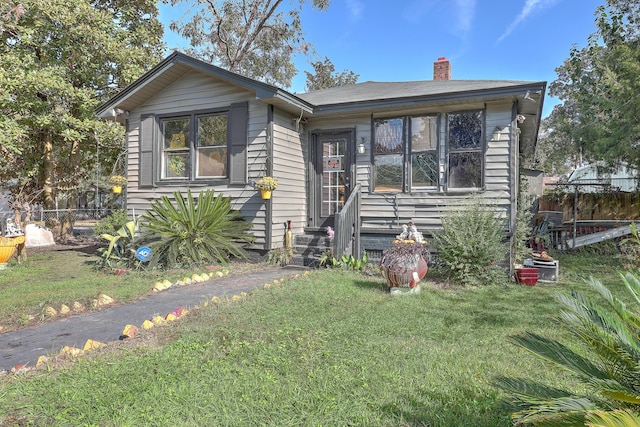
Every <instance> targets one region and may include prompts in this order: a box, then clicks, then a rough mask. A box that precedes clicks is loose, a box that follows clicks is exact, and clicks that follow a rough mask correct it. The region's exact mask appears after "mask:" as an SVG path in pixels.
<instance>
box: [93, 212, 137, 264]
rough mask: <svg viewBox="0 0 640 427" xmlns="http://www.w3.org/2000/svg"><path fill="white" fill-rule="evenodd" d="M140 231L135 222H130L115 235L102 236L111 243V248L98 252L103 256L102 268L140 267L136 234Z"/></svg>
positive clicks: (101, 249) (104, 234) (105, 234)
mask: <svg viewBox="0 0 640 427" xmlns="http://www.w3.org/2000/svg"><path fill="white" fill-rule="evenodd" d="M137 230H138V227H137V224H136V222H135V221H129V222H127V223H126V224H125V225H123V226H122V227H120V229H118V231H116V232H115V233H114V234H109V233H103V234H101V235H100V237H102V238H103V239H105V240H107V241H108V242H109V246H108V247H107V248H106V249H105V248H100V249H99V250H98V251H99V253H100V256H101V262H100V264H101V266H102V267H113V266H115V265H119V266H123V267H133V266H136V265H138V263H139V262H138V260H137V258H136V247H135V246H134V241H135V240H136V232H137Z"/></svg>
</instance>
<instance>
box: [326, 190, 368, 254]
mask: <svg viewBox="0 0 640 427" xmlns="http://www.w3.org/2000/svg"><path fill="white" fill-rule="evenodd" d="M360 199H361V191H360V184H356V185H355V187H354V188H353V190H352V191H351V194H349V198H348V199H347V201H346V202H345V204H344V206H343V207H342V209H341V210H340V212H338V213H336V215H335V217H334V235H333V256H334V257H335V258H336V259H340V257H342V255H344V254H346V255H353V256H354V257H355V258H360Z"/></svg>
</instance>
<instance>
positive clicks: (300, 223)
mask: <svg viewBox="0 0 640 427" xmlns="http://www.w3.org/2000/svg"><path fill="white" fill-rule="evenodd" d="M434 70H435V71H436V72H437V73H438V75H439V80H429V81H414V82H399V83H380V82H365V83H359V84H354V85H347V86H343V87H336V88H330V89H323V90H319V91H315V92H311V93H306V94H292V93H289V92H287V91H285V90H282V89H280V88H277V87H274V86H271V85H268V84H265V83H261V82H258V81H256V80H252V79H249V78H246V77H243V76H240V75H237V74H234V73H231V72H229V71H226V70H223V69H221V68H218V67H216V66H213V65H210V64H207V63H204V62H201V61H199V60H196V59H194V58H191V57H188V56H186V55H184V54H181V53H177V52H176V53H173V54H171V55H169V56H168V57H167V58H166V59H164V60H163V61H162V62H161V63H160V64H158V65H157V66H156V67H154V68H153V69H152V70H150V71H149V72H148V73H146V74H145V75H144V76H142V77H141V78H140V79H138V80H137V81H135V82H134V83H133V84H131V85H130V86H128V87H127V88H125V89H124V90H123V91H122V92H120V93H119V94H118V95H116V96H115V97H113V98H112V99H111V100H109V101H108V102H107V103H105V104H104V105H102V106H101V107H100V108H99V110H98V114H99V115H100V117H103V118H106V119H113V120H118V121H120V122H122V123H124V124H126V127H127V131H126V135H127V145H128V146H127V148H128V163H127V165H128V172H127V173H128V178H129V184H128V192H127V207H128V208H129V209H131V208H134V209H135V211H136V213H138V212H142V211H144V210H145V209H147V208H148V207H149V205H150V203H151V201H152V200H154V199H156V198H158V197H161V196H165V195H169V196H170V195H171V193H172V192H173V191H176V190H186V189H187V188H191V189H192V191H195V192H197V191H198V190H200V189H205V188H214V189H215V190H216V191H218V192H222V193H224V194H226V195H228V196H231V197H232V199H233V201H234V204H233V206H234V207H235V208H237V209H239V210H240V211H241V212H242V215H244V217H245V218H246V219H247V220H249V221H251V222H252V223H253V232H254V234H255V235H256V237H257V240H256V242H255V246H254V248H255V249H261V250H269V249H272V248H276V247H280V246H282V244H283V236H284V232H285V228H284V224H285V223H286V221H287V220H290V221H291V228H292V230H293V232H294V234H295V235H298V236H299V235H302V234H304V233H312V232H316V233H323V234H324V229H325V227H326V226H333V227H334V228H336V230H335V232H336V241H338V240H340V239H343V240H344V239H345V235H346V241H349V242H353V241H354V240H357V241H358V242H357V243H361V245H360V246H358V245H357V246H355V248H358V247H360V248H362V250H367V251H370V252H371V251H374V252H375V251H380V250H382V249H384V248H385V247H387V246H388V244H389V242H390V240H391V239H392V238H393V236H395V235H396V234H398V232H399V230H400V228H401V225H402V224H404V223H406V222H407V221H409V220H411V221H413V222H414V223H415V224H417V226H418V227H419V229H420V230H422V231H424V232H425V234H429V233H430V232H432V231H434V230H436V229H438V228H439V227H440V215H441V214H442V213H443V212H446V211H447V210H448V209H450V208H451V207H455V206H459V205H460V204H461V203H463V202H464V201H465V200H466V199H468V198H469V197H470V196H471V195H474V194H480V195H481V196H482V197H484V198H486V199H489V200H491V201H492V202H494V203H495V204H496V205H497V207H498V210H499V214H501V215H504V216H505V217H506V218H508V230H505V231H506V236H511V234H512V232H513V230H514V227H515V224H514V222H515V215H516V203H517V199H518V197H517V195H518V176H519V173H520V160H521V159H525V161H528V159H531V158H532V154H533V151H534V148H535V144H536V140H537V134H538V126H539V122H540V118H541V112H542V104H543V100H544V93H545V90H546V82H523V81H500V80H468V81H467V80H450V79H449V78H450V64H449V62H448V61H446V59H444V58H440V59H439V60H438V61H437V62H436V63H435V64H434ZM264 175H272V176H274V177H275V178H276V179H277V180H278V189H277V190H276V191H274V192H273V195H272V198H271V200H269V201H264V200H262V199H261V198H260V192H259V191H257V190H256V189H255V181H256V180H257V179H258V178H259V177H261V176H264ZM350 196H351V197H350ZM346 201H348V202H347V205H349V206H351V205H354V206H356V207H357V208H359V210H356V212H357V215H356V217H357V218H358V221H355V222H357V224H355V223H353V224H351V225H349V226H344V225H342V226H339V227H335V224H334V218H335V215H336V214H337V213H338V212H340V211H341V210H343V207H344V205H345V202H346ZM354 230H355V231H354ZM343 249H347V248H338V249H337V250H338V251H339V252H340V251H342V250H343Z"/></svg>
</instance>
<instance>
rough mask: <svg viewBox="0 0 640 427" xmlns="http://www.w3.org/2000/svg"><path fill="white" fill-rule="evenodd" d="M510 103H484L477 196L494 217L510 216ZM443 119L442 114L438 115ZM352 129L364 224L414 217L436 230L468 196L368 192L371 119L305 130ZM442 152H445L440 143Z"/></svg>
mask: <svg viewBox="0 0 640 427" xmlns="http://www.w3.org/2000/svg"><path fill="white" fill-rule="evenodd" d="M511 106H512V104H511V102H503V103H493V104H489V105H487V106H486V110H485V111H486V116H485V120H486V122H485V124H486V132H485V136H486V152H485V175H484V184H485V190H484V191H482V192H481V193H480V196H481V197H482V198H484V199H486V200H488V201H490V202H491V203H492V204H494V205H495V206H496V209H497V210H498V212H499V215H502V216H504V217H506V218H508V217H509V212H510V210H511V185H512V184H513V183H512V179H511V178H510V173H511V167H512V160H511V158H512V153H513V151H512V150H513V149H512V147H511V145H512V141H511V139H510V135H511ZM475 108H484V105H478V104H473V105H467V104H462V105H458V106H447V108H446V109H443V108H438V109H437V110H432V111H427V110H421V111H403V112H402V113H391V114H390V115H389V116H396V115H403V114H406V115H414V114H428V113H444V112H451V111H460V110H466V109H475ZM441 117H442V120H444V114H442V115H441ZM354 126H355V128H356V144H358V143H360V142H361V138H362V137H364V141H365V145H366V148H367V149H366V153H365V154H357V155H356V179H357V182H359V183H360V184H361V185H362V191H363V195H362V211H361V213H362V220H363V228H369V229H376V228H382V229H384V228H392V229H396V228H399V227H400V226H401V225H402V224H404V223H406V222H407V221H410V220H411V221H414V222H415V223H416V224H418V226H419V227H421V228H423V229H425V230H436V229H440V228H441V220H440V218H441V216H442V215H446V213H447V212H448V211H450V210H452V209H455V208H456V207H459V206H461V205H463V204H464V203H466V200H467V199H468V198H469V195H468V194H463V193H460V194H455V193H449V194H442V193H430V192H414V193H398V194H395V193H386V194H384V193H370V189H369V184H370V182H371V172H372V166H371V151H370V150H371V140H372V138H371V117H370V116H358V117H347V118H342V119H340V120H322V121H312V122H311V123H310V124H309V125H308V128H309V129H314V130H315V129H331V128H340V127H354ZM445 133H446V126H444V125H443V124H442V125H441V126H440V139H441V141H445V138H446V134H445ZM441 150H442V151H441V155H442V156H444V154H445V147H444V145H442V146H441Z"/></svg>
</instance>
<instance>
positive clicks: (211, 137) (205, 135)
mask: <svg viewBox="0 0 640 427" xmlns="http://www.w3.org/2000/svg"><path fill="white" fill-rule="evenodd" d="M160 127H161V134H162V158H161V162H162V164H161V176H160V177H161V179H170V180H196V179H199V178H226V177H227V176H228V172H227V167H228V160H227V113H226V112H221V113H208V114H191V115H188V116H180V117H168V118H163V119H161V120H160Z"/></svg>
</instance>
